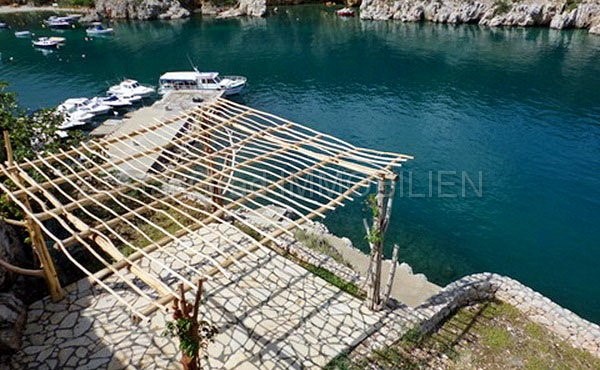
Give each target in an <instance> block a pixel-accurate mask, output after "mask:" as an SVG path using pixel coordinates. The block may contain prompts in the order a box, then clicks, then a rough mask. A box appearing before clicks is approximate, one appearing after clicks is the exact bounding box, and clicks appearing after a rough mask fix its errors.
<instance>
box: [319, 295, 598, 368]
mask: <svg viewBox="0 0 600 370" xmlns="http://www.w3.org/2000/svg"><path fill="white" fill-rule="evenodd" d="M326 368H328V369H359V368H361V369H365V368H384V369H429V368H441V369H455V370H459V369H460V370H463V369H464V370H475V369H516V368H519V369H531V370H533V369H536V370H545V369H600V359H597V358H595V357H594V356H592V355H591V354H590V353H588V352H586V351H584V350H580V349H576V348H573V347H572V346H571V345H570V344H569V343H566V342H565V341H563V340H562V339H560V338H558V337H557V336H555V335H554V334H553V333H551V332H549V331H548V330H547V329H546V328H544V327H542V326H540V325H538V324H536V323H534V322H532V321H530V320H529V319H528V318H527V317H525V316H524V315H522V314H521V313H520V312H519V311H518V310H517V309H515V308H514V307H512V306H510V305H507V304H504V303H500V302H486V303H479V304H476V305H473V306H468V307H464V308H462V309H460V310H459V311H458V312H456V313H455V314H454V315H453V316H452V317H450V318H449V319H448V320H447V321H446V322H444V323H443V324H442V325H441V326H440V327H439V328H438V329H437V330H436V331H435V332H433V333H429V334H426V335H422V334H421V333H420V332H419V331H418V329H412V330H409V331H408V332H407V333H406V334H405V335H404V336H403V337H402V338H401V339H400V340H399V341H398V342H397V343H395V344H394V345H392V346H389V347H387V348H385V349H383V350H380V351H376V352H373V353H372V354H370V355H369V356H367V357H366V358H360V359H352V360H351V359H350V358H349V357H348V356H347V355H342V356H338V358H336V359H334V361H332V362H331V363H330V364H329V365H328V367H326Z"/></svg>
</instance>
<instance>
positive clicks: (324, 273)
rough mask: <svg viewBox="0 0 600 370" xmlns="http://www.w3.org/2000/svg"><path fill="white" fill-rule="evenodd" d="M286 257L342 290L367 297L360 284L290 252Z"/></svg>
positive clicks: (362, 297)
mask: <svg viewBox="0 0 600 370" xmlns="http://www.w3.org/2000/svg"><path fill="white" fill-rule="evenodd" d="M286 257H287V258H290V259H291V260H293V261H294V262H296V263H297V264H299V265H300V266H302V267H303V268H304V269H306V270H307V271H309V272H311V273H312V274H314V275H317V276H318V277H320V278H321V279H323V280H325V281H326V282H328V283H329V284H331V285H334V286H336V287H338V288H339V289H340V290H342V291H344V292H346V293H348V294H350V295H353V296H355V297H356V298H359V299H365V297H366V293H365V292H364V291H363V290H362V289H360V288H359V287H358V285H356V284H354V283H351V282H349V281H346V280H344V279H342V278H341V277H339V276H337V275H336V274H334V273H333V272H331V271H329V270H327V269H324V268H322V267H319V266H315V265H313V264H311V263H308V262H305V261H302V260H300V259H299V258H297V257H294V256H291V255H289V254H288V255H287V256H286Z"/></svg>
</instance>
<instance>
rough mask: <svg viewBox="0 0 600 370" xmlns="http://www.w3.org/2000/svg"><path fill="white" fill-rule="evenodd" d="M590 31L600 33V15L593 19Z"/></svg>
mask: <svg viewBox="0 0 600 370" xmlns="http://www.w3.org/2000/svg"><path fill="white" fill-rule="evenodd" d="M589 32H590V33H592V34H596V35H600V16H598V17H596V18H594V19H593V20H592V24H591V25H590V31H589Z"/></svg>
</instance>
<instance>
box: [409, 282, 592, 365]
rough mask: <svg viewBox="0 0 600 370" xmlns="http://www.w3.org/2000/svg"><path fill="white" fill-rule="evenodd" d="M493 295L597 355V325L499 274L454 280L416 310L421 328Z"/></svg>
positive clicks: (572, 342)
mask: <svg viewBox="0 0 600 370" xmlns="http://www.w3.org/2000/svg"><path fill="white" fill-rule="evenodd" d="M494 298H495V299H498V300H500V301H503V302H506V303H508V304H510V305H512V306H514V307H516V308H517V309H518V310H519V311H521V312H522V313H523V314H525V316H527V317H528V318H529V319H530V320H531V321H533V322H536V323H538V324H540V325H542V326H543V327H545V328H547V329H548V330H550V331H551V332H553V333H555V334H556V335H557V336H559V337H560V338H562V339H564V340H566V341H567V342H569V343H571V344H572V345H573V346H574V347H576V348H582V349H585V350H587V351H589V352H590V353H592V354H593V355H595V356H597V357H600V326H598V325H596V324H594V323H591V322H589V321H587V320H584V319H582V318H581V317H579V316H577V315H576V314H575V313H573V312H571V311H569V310H567V309H565V308H563V307H561V306H559V305H558V304H556V303H554V302H552V301H551V300H550V299H549V298H547V297H544V296H543V295H542V294H540V293H538V292H536V291H534V290H533V289H531V288H529V287H527V286H525V285H523V284H521V283H520V282H518V281H516V280H514V279H511V278H509V277H505V276H500V275H498V274H492V273H481V274H474V275H469V276H466V277H464V278H462V279H460V280H457V281H455V282H453V283H451V284H449V285H447V286H446V287H445V288H444V289H442V291H441V292H440V293H438V294H437V295H435V296H433V297H431V298H430V299H429V300H427V301H426V302H424V303H423V304H422V305H420V306H419V307H417V308H416V309H415V311H416V313H417V314H418V316H420V317H421V318H422V321H421V324H420V327H421V329H422V331H424V332H428V331H431V330H433V329H434V328H435V327H436V326H438V325H439V324H440V323H441V322H442V321H443V320H445V319H446V318H447V317H448V316H450V315H451V314H453V313H454V312H455V311H456V310H457V309H459V308H460V307H462V306H466V305H469V304H472V303H475V302H479V301H485V300H490V299H494Z"/></svg>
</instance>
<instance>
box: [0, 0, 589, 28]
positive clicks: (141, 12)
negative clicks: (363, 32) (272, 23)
mask: <svg viewBox="0 0 600 370" xmlns="http://www.w3.org/2000/svg"><path fill="white" fill-rule="evenodd" d="M280 3H281V4H280ZM144 4H145V0H141V1H138V2H136V3H135V4H130V5H131V6H133V8H132V9H133V11H132V12H131V11H130V12H123V9H121V7H117V8H116V6H117V3H113V2H112V0H104V1H98V2H97V3H96V5H95V7H94V8H86V7H53V6H31V5H21V6H18V7H14V6H11V5H3V6H0V14H17V13H33V12H57V13H60V12H79V13H84V15H85V17H86V18H89V19H88V20H95V21H101V20H103V19H106V20H114V19H130V20H155V19H166V20H168V19H180V18H189V17H190V16H191V15H192V14H202V15H210V16H216V17H217V18H240V17H258V18H261V17H268V16H272V15H273V14H275V13H274V10H276V9H277V7H278V6H298V5H316V3H312V2H306V3H305V2H303V1H300V2H298V3H291V4H290V3H288V2H285V1H268V0H240V1H239V2H238V3H237V4H235V5H227V6H223V5H215V4H213V3H211V2H210V1H207V2H202V3H201V4H199V5H198V6H195V7H191V8H186V7H184V6H183V5H181V2H180V1H178V0H168V1H166V2H165V3H164V4H163V5H162V7H161V8H160V9H158V8H157V9H153V10H152V11H148V10H147V9H145V7H144V6H143V5H144ZM359 4H360V5H359ZM565 4H566V3H565ZM565 4H560V3H554V2H552V1H550V0H521V1H518V2H514V3H512V4H508V3H504V2H500V3H499V2H498V1H495V2H491V1H488V0H483V1H481V2H476V3H471V2H468V1H466V0H445V1H443V2H438V1H433V0H402V1H394V2H392V1H391V0H363V1H361V2H358V3H356V4H354V7H355V8H357V10H359V11H358V14H357V15H358V18H360V20H366V21H396V22H401V23H406V22H410V23H425V22H427V23H441V24H453V25H459V24H478V25H480V26H487V27H502V28H507V27H510V28H515V27H517V28H522V27H525V28H529V27H540V28H551V29H558V30H563V29H585V30H587V31H588V33H590V34H598V35H600V2H595V1H593V0H591V1H590V0H583V1H582V2H580V3H577V5H576V6H575V7H572V6H567V5H565ZM109 14H110V15H111V16H108V15H109Z"/></svg>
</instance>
